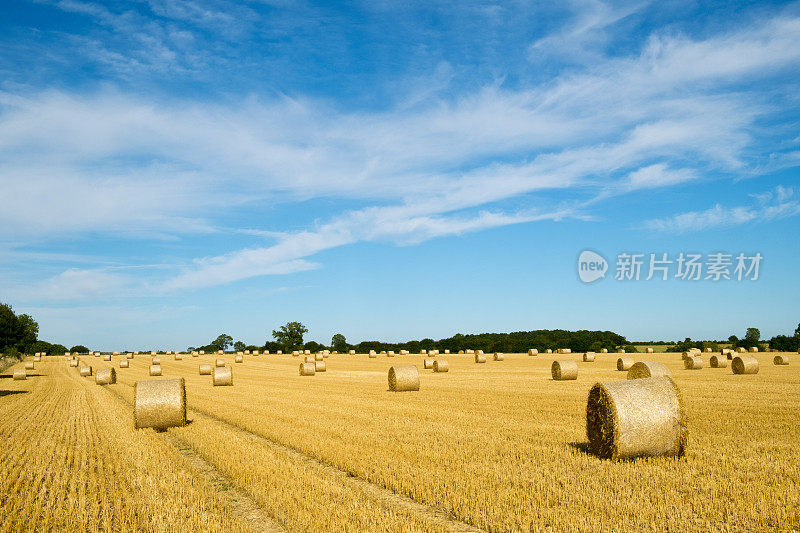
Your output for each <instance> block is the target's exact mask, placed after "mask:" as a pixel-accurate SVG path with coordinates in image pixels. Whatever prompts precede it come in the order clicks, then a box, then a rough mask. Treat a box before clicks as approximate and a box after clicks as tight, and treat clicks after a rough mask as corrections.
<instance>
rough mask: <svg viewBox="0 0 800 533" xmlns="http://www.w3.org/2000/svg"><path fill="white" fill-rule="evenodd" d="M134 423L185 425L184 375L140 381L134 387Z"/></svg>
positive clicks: (143, 425) (142, 425)
mask: <svg viewBox="0 0 800 533" xmlns="http://www.w3.org/2000/svg"><path fill="white" fill-rule="evenodd" d="M133 405H134V407H133V426H134V427H135V428H136V429H141V428H153V429H156V430H165V429H167V428H171V427H175V426H185V425H186V383H185V382H184V380H183V378H179V379H158V380H146V381H137V382H136V384H135V385H134V386H133Z"/></svg>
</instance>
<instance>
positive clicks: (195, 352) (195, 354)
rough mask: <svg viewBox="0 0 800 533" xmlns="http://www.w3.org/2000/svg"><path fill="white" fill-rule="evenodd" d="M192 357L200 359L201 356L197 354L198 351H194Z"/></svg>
mask: <svg viewBox="0 0 800 533" xmlns="http://www.w3.org/2000/svg"><path fill="white" fill-rule="evenodd" d="M191 356H192V357H200V354H199V353H197V350H192V353H191Z"/></svg>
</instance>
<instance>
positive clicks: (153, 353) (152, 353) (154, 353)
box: [150, 352, 158, 355]
mask: <svg viewBox="0 0 800 533" xmlns="http://www.w3.org/2000/svg"><path fill="white" fill-rule="evenodd" d="M150 355H158V352H150Z"/></svg>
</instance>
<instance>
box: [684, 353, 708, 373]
mask: <svg viewBox="0 0 800 533" xmlns="http://www.w3.org/2000/svg"><path fill="white" fill-rule="evenodd" d="M683 368H685V369H686V370H701V369H702V368H703V358H702V357H697V356H689V357H686V358H684V360H683Z"/></svg>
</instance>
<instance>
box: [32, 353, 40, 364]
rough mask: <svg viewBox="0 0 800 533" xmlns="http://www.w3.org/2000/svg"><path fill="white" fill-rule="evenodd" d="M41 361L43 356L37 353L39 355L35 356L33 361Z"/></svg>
mask: <svg viewBox="0 0 800 533" xmlns="http://www.w3.org/2000/svg"><path fill="white" fill-rule="evenodd" d="M41 361H42V357H41V356H39V355H37V356H35V357H34V358H33V362H34V363H40V362H41Z"/></svg>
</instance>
